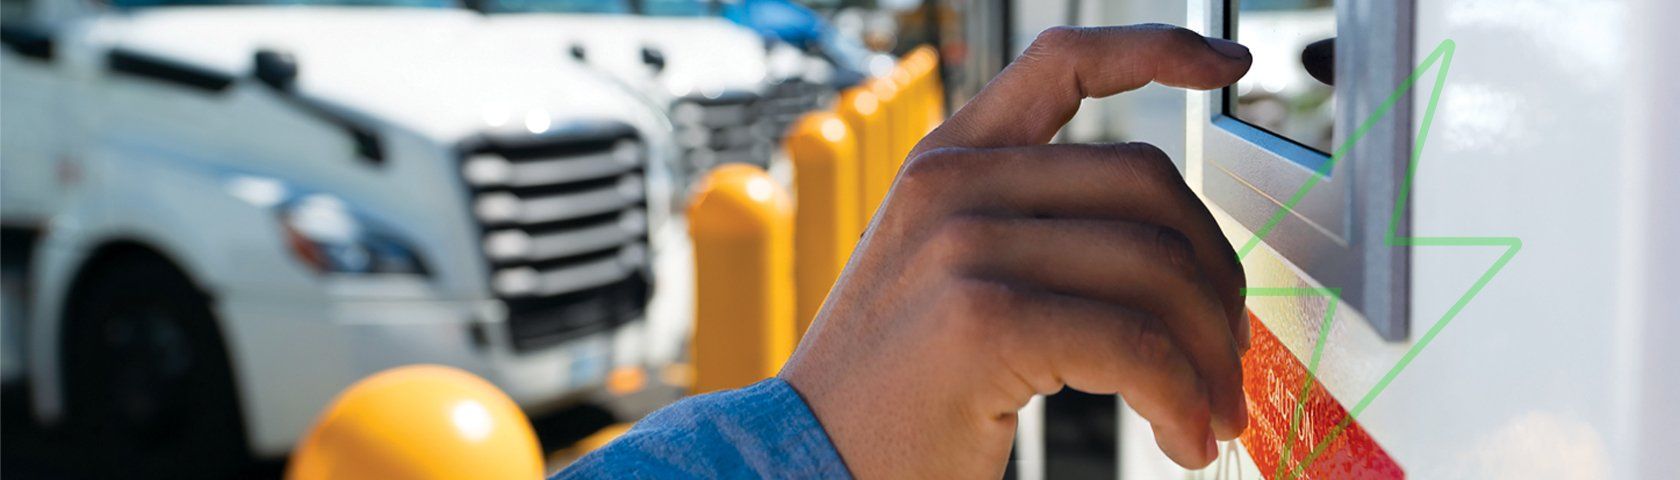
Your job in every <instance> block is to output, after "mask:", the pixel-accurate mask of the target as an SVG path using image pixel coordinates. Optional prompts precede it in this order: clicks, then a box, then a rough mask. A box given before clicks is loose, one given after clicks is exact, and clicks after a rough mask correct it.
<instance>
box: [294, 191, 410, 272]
mask: <svg viewBox="0 0 1680 480" xmlns="http://www.w3.org/2000/svg"><path fill="white" fill-rule="evenodd" d="M276 208H277V211H278V213H279V217H280V227H281V230H283V231H284V232H285V235H286V239H285V240H286V247H287V248H288V249H289V250H291V252H292V255H293V256H294V257H296V258H297V259H298V261H300V262H302V263H303V264H304V265H306V266H308V267H309V268H310V269H312V270H314V271H316V272H317V273H337V274H412V275H425V274H426V273H427V270H426V266H425V264H424V263H422V262H421V261H420V256H419V255H418V254H416V253H415V251H414V249H413V248H411V247H409V246H408V245H407V244H406V243H404V242H402V241H401V240H399V239H398V236H397V235H396V234H395V233H393V232H391V231H390V230H388V229H386V228H384V227H382V226H380V225H379V224H378V223H377V222H375V221H373V220H372V219H369V218H366V217H363V216H361V215H358V214H357V213H355V212H354V211H352V210H351V209H350V208H349V207H348V206H347V205H345V203H344V201H343V200H340V199H339V198H338V197H334V196H332V195H327V194H309V195H304V196H300V197H296V198H294V199H291V200H288V201H286V202H283V203H281V204H279V205H277V206H276Z"/></svg>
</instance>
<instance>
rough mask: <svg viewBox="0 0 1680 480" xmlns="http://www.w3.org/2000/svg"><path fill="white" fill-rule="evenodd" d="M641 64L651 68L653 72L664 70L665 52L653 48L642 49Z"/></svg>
mask: <svg viewBox="0 0 1680 480" xmlns="http://www.w3.org/2000/svg"><path fill="white" fill-rule="evenodd" d="M642 63H645V64H647V66H649V67H652V68H653V71H654V72H656V73H657V72H660V71H663V70H665V52H661V51H659V49H656V48H653V47H642Z"/></svg>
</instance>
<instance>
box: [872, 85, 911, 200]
mask: <svg viewBox="0 0 1680 480" xmlns="http://www.w3.org/2000/svg"><path fill="white" fill-rule="evenodd" d="M869 91H870V93H874V94H875V99H876V100H877V101H879V102H880V105H881V119H882V120H884V122H882V123H884V124H886V128H884V129H883V130H884V131H885V133H886V135H885V136H884V137H883V140H882V142H883V143H886V145H887V146H886V148H884V149H883V151H885V152H886V154H885V155H882V156H880V157H871V158H867V159H865V160H864V163H865V165H864V167H863V171H864V173H865V174H866V175H867V178H864V180H863V182H864V186H863V191H864V192H865V195H864V198H863V204H864V205H865V210H866V211H868V212H869V215H868V217H869V218H874V216H875V209H876V208H880V206H881V200H883V199H885V198H887V190H890V189H892V182H893V179H894V178H896V177H897V176H898V166H899V165H900V164H902V163H904V159H902V158H894V157H897V156H898V141H899V137H901V136H903V133H902V132H900V131H899V129H900V128H902V127H901V125H903V123H902V121H903V120H902V119H901V118H900V117H901V115H900V114H899V113H898V110H901V108H900V107H902V105H900V104H899V102H898V86H897V85H894V84H893V81H892V80H891V79H887V78H877V79H874V80H871V81H870V82H869Z"/></svg>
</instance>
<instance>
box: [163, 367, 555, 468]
mask: <svg viewBox="0 0 1680 480" xmlns="http://www.w3.org/2000/svg"><path fill="white" fill-rule="evenodd" d="M184 461H185V460H184ZM542 476H543V455H542V448H541V447H539V446H538V445H537V435H536V433H535V432H533V431H531V422H530V420H528V419H526V418H525V414H524V413H522V412H520V410H519V405H516V404H514V403H513V399H510V398H508V396H507V395H506V394H504V393H502V391H501V390H498V389H497V388H496V387H495V386H494V385H491V384H490V382H486V381H484V379H481V378H478V377H476V376H473V374H470V373H467V372H464V371H461V370H458V369H455V368H451V367H444V366H438V365H413V366H407V367H398V368H394V369H391V370H386V371H384V372H380V373H377V374H374V375H373V376H370V377H368V378H365V379H363V380H361V381H359V382H356V383H355V384H354V385H351V386H350V388H348V389H346V390H345V391H344V392H343V393H340V394H339V396H338V398H337V399H334V400H333V403H332V404H331V405H330V406H328V407H327V410H326V411H325V412H323V413H322V414H321V417H320V419H318V420H316V423H315V427H314V428H313V429H312V430H311V431H310V432H309V435H307V436H305V437H304V439H303V441H301V442H299V443H298V447H297V449H296V451H295V452H294V454H293V455H292V460H291V464H290V465H288V466H287V469H286V478H287V479H288V480H330V479H361V478H382V479H387V478H388V479H415V480H430V479H438V480H443V479H455V478H523V479H533V480H534V479H540V478H542Z"/></svg>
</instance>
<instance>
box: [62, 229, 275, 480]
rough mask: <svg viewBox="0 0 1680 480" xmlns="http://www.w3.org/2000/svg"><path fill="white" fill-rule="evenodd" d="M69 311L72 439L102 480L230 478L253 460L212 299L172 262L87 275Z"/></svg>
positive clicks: (114, 266)
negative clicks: (211, 309) (212, 309)
mask: <svg viewBox="0 0 1680 480" xmlns="http://www.w3.org/2000/svg"><path fill="white" fill-rule="evenodd" d="M88 273H89V276H90V277H91V278H87V279H86V282H80V283H79V285H80V287H79V288H77V289H76V290H75V293H74V295H75V297H72V298H70V299H69V302H68V303H69V306H68V309H67V311H66V320H67V331H66V334H67V335H69V337H68V338H67V339H66V347H67V348H66V352H65V353H66V355H65V357H64V359H65V366H66V370H67V374H68V378H67V381H68V384H67V386H68V391H67V393H68V401H69V404H68V407H69V411H68V413H69V422H68V423H69V424H68V426H69V429H70V433H71V434H72V436H73V437H74V439H75V440H76V443H77V444H79V446H81V447H82V448H85V449H86V450H85V451H86V452H88V454H89V455H88V456H87V457H85V459H86V460H87V461H88V462H87V463H88V464H87V465H84V466H85V467H88V468H89V470H91V472H90V473H93V474H94V475H95V476H97V477H101V478H107V477H108V478H116V477H117V476H120V477H130V478H132V477H136V476H138V477H141V478H227V477H230V476H234V475H237V474H238V473H239V471H240V469H241V468H243V467H244V466H245V465H246V464H247V463H248V450H247V449H246V444H245V435H244V429H243V426H242V422H241V420H240V418H241V417H240V415H239V404H238V400H237V397H236V394H235V393H234V387H233V385H234V384H233V376H232V374H231V371H230V370H229V366H228V355H227V350H226V349H225V348H224V347H223V345H222V339H221V335H220V334H219V330H218V328H217V324H216V321H215V318H214V316H213V314H212V312H211V311H210V305H209V299H208V298H207V296H206V295H205V294H204V293H203V292H201V291H199V290H198V289H197V288H196V287H195V286H194V285H193V284H192V282H191V281H190V280H189V279H188V278H187V277H186V275H185V274H183V273H182V272H181V271H180V270H179V269H177V268H175V266H174V265H172V264H170V263H169V261H168V260H166V259H164V258H162V257H159V256H156V255H151V254H131V255H125V256H124V257H123V258H119V259H116V260H114V261H113V262H111V263H107V264H105V266H104V267H102V268H98V269H97V270H96V271H92V272H88Z"/></svg>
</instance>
